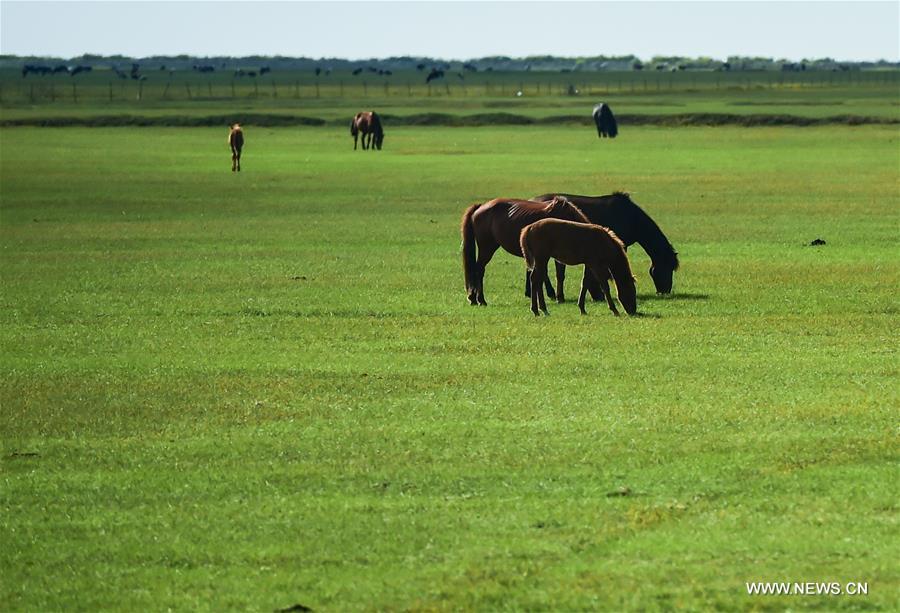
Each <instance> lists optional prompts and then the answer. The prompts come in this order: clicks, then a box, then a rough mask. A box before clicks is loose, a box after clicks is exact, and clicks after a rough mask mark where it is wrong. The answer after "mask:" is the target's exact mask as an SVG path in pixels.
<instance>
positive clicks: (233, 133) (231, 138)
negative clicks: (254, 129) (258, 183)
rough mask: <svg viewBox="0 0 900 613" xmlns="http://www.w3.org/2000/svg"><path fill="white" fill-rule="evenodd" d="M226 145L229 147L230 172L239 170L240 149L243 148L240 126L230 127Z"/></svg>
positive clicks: (242, 132) (242, 133)
mask: <svg viewBox="0 0 900 613" xmlns="http://www.w3.org/2000/svg"><path fill="white" fill-rule="evenodd" d="M228 145H229V146H230V147H231V172H234V171H238V172H240V170H241V149H243V147H244V131H243V130H241V126H240V124H237V123H236V124H234V125H233V126H231V130H230V131H229V132H228Z"/></svg>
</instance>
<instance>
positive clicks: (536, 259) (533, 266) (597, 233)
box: [519, 219, 637, 315]
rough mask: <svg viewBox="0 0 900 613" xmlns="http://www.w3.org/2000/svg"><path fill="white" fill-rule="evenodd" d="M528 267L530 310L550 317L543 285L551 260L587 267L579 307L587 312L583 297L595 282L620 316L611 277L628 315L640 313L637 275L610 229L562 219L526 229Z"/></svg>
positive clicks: (522, 238) (523, 240)
mask: <svg viewBox="0 0 900 613" xmlns="http://www.w3.org/2000/svg"><path fill="white" fill-rule="evenodd" d="M519 240H520V243H521V248H522V254H523V255H524V257H525V265H526V266H527V267H528V271H529V272H530V273H531V310H532V311H533V312H534V314H535V315H538V308H540V310H542V311H543V312H544V314H547V304H546V303H545V302H544V290H543V282H544V281H545V280H546V276H547V263H548V262H549V261H550V258H553V259H555V260H556V261H557V262H564V263H566V264H568V265H569V266H574V265H576V264H584V278H583V279H582V281H581V295H580V296H579V297H578V308H579V309H581V314H582V315H584V314H586V312H585V310H584V295H585V293H586V292H587V290H588V285H589V283H590V282H591V277H593V280H594V281H595V282H597V283H599V284H600V287H601V288H602V290H603V293H604V295H605V296H606V304H608V305H609V310H611V311H612V312H613V314H614V315H618V314H619V311H617V310H616V305H615V303H613V300H612V295H611V294H610V292H609V283H608V282H607V281H608V280H609V278H610V276H612V278H613V279H614V280H615V282H616V293H617V294H618V298H619V302H621V303H622V306H623V307H624V308H625V312H626V313H628V314H629V315H634V314H635V313H636V312H637V291H636V290H635V287H634V275H632V274H631V266H630V265H629V264H628V256H627V255H625V245H623V244H622V241H621V240H619V237H617V236H616V235H615V233H614V232H611V231H610V230H609V229H608V228H604V227H603V226H598V225H594V224H586V223H575V222H572V221H563V220H560V219H544V220H541V221H537V222H535V223H533V224H531V225H530V226H526V227H525V228H524V229H523V230H522V233H521V235H520V237H519Z"/></svg>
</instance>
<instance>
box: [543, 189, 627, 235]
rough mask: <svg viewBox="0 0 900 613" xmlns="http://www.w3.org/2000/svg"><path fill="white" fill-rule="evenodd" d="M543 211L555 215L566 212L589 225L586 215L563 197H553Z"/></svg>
mask: <svg viewBox="0 0 900 613" xmlns="http://www.w3.org/2000/svg"><path fill="white" fill-rule="evenodd" d="M544 210H546V211H547V212H548V213H555V214H557V215H558V214H560V213H562V212H567V213H568V214H569V215H570V216H572V217H573V218H575V219H577V220H578V221H580V222H581V223H591V221H590V220H589V219H588V218H587V215H585V214H584V213H582V212H581V209H579V208H578V207H577V206H575V205H574V204H572V203H571V202H570V201H569V199H568V198H566V197H565V196H555V197H554V198H553V200H551V201H550V202H548V203H547V206H546V207H544ZM617 239H618V237H617Z"/></svg>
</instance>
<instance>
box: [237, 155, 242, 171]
mask: <svg viewBox="0 0 900 613" xmlns="http://www.w3.org/2000/svg"><path fill="white" fill-rule="evenodd" d="M237 170H238V172H240V171H241V152H240V150H238V152H237Z"/></svg>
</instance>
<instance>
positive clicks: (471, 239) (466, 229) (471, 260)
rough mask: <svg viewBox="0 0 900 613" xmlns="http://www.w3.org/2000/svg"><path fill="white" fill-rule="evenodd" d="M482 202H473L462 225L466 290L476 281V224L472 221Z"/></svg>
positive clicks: (465, 214) (464, 216)
mask: <svg viewBox="0 0 900 613" xmlns="http://www.w3.org/2000/svg"><path fill="white" fill-rule="evenodd" d="M480 206H481V204H480V203H479V204H473V205H472V206H470V207H469V208H467V209H466V212H465V213H463V216H462V224H461V225H460V234H462V258H463V272H464V273H465V276H466V291H469V290H471V289H472V287H473V285H474V282H475V265H476V259H475V226H474V224H473V223H472V215H474V214H475V211H477V210H478V207H480Z"/></svg>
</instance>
